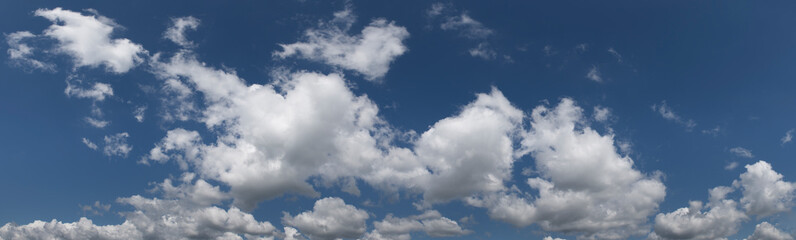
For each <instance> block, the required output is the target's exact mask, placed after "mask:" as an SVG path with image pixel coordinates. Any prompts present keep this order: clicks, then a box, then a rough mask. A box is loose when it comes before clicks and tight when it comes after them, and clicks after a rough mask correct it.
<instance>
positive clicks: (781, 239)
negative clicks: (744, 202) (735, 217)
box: [746, 222, 793, 240]
mask: <svg viewBox="0 0 796 240" xmlns="http://www.w3.org/2000/svg"><path fill="white" fill-rule="evenodd" d="M746 239H747V240H793V236H791V235H790V234H788V233H786V232H783V231H781V230H779V229H777V228H776V227H774V225H771V224H770V223H768V222H762V223H759V224H757V226H755V232H754V233H752V235H750V236H749V237H748V238H746Z"/></svg>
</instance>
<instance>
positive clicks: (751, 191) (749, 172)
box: [733, 161, 796, 216]
mask: <svg viewBox="0 0 796 240" xmlns="http://www.w3.org/2000/svg"><path fill="white" fill-rule="evenodd" d="M745 168H746V172H745V173H743V174H741V177H740V178H741V179H740V180H736V181H734V182H733V186H736V187H740V188H743V197H742V198H741V205H742V206H743V208H744V209H745V210H746V212H747V213H749V214H754V215H759V216H769V215H773V214H776V213H780V212H785V211H789V210H790V209H791V207H793V197H794V190H796V183H792V182H787V181H783V180H782V174H779V173H777V172H775V171H774V169H772V167H771V164H769V163H767V162H765V161H759V162H757V163H755V164H752V165H746V166H745Z"/></svg>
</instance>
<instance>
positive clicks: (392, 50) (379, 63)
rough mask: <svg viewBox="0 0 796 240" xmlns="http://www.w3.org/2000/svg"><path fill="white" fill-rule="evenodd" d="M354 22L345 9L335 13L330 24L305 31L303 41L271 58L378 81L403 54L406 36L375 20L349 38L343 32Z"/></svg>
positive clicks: (394, 28) (398, 28)
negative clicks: (316, 64)
mask: <svg viewBox="0 0 796 240" xmlns="http://www.w3.org/2000/svg"><path fill="white" fill-rule="evenodd" d="M354 20H355V16H354V15H353V13H352V12H351V9H349V8H346V9H345V10H343V11H340V12H336V13H335V14H334V19H333V20H332V21H330V22H324V23H321V24H320V25H319V26H318V28H314V29H308V30H306V31H305V32H304V37H305V38H306V41H305V42H296V43H292V44H280V46H281V47H282V48H283V50H282V51H281V52H274V56H278V57H280V58H286V57H289V56H293V55H297V56H299V57H301V58H305V59H309V60H313V61H319V62H323V63H325V64H329V65H332V66H336V67H341V68H344V69H348V70H353V71H356V72H359V73H361V74H362V75H364V76H365V78H367V79H368V80H375V79H378V78H381V77H383V76H384V75H385V74H386V73H387V71H388V70H389V69H390V63H392V61H393V60H395V58H397V57H398V56H401V55H403V53H404V52H406V51H407V48H406V46H405V45H404V44H403V41H404V39H406V38H408V37H409V32H408V31H406V28H404V27H400V26H396V25H395V23H394V22H388V21H387V20H385V19H375V20H373V21H372V22H371V23H370V24H369V25H368V26H366V27H365V28H364V29H362V33H361V34H360V35H355V36H350V35H348V34H347V32H348V31H349V30H350V29H351V25H352V24H353V23H354Z"/></svg>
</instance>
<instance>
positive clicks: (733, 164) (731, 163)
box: [724, 162, 738, 170]
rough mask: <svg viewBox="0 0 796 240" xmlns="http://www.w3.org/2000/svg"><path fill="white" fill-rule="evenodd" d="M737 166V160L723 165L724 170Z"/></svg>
mask: <svg viewBox="0 0 796 240" xmlns="http://www.w3.org/2000/svg"><path fill="white" fill-rule="evenodd" d="M737 167H738V162H730V163H728V164H727V165H726V166H724V169H725V170H733V169H735V168H737Z"/></svg>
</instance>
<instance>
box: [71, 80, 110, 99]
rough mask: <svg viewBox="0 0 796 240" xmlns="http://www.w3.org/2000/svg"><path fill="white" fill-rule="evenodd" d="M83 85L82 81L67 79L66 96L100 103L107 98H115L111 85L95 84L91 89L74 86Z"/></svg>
mask: <svg viewBox="0 0 796 240" xmlns="http://www.w3.org/2000/svg"><path fill="white" fill-rule="evenodd" d="M81 83H82V81H80V80H71V79H67V80H66V89H64V93H65V94H66V96H70V97H76V98H88V99H92V100H94V101H98V102H101V101H103V100H105V98H106V97H109V96H113V88H111V85H110V84H107V83H94V85H93V86H92V87H91V88H82V87H80V86H75V85H74V84H81Z"/></svg>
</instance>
